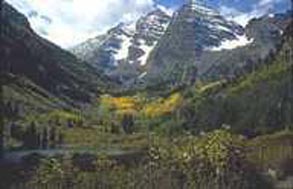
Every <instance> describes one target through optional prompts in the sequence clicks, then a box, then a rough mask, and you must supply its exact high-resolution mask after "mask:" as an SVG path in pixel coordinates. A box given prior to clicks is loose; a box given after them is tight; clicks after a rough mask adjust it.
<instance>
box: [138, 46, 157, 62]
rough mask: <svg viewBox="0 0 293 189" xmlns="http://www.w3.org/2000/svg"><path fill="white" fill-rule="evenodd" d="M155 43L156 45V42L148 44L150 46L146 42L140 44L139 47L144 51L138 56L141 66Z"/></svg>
mask: <svg viewBox="0 0 293 189" xmlns="http://www.w3.org/2000/svg"><path fill="white" fill-rule="evenodd" d="M156 45H157V42H155V43H154V44H153V45H150V46H149V45H146V44H143V45H142V46H140V48H141V49H142V50H143V51H144V55H143V56H141V57H140V58H139V61H140V65H141V66H144V65H146V63H147V59H148V57H149V55H150V53H151V52H152V50H153V49H154V47H155V46H156Z"/></svg>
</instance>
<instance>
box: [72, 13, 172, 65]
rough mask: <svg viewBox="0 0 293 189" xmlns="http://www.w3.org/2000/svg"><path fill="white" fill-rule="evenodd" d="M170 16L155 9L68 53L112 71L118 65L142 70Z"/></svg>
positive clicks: (163, 31) (162, 33)
mask: <svg viewBox="0 0 293 189" xmlns="http://www.w3.org/2000/svg"><path fill="white" fill-rule="evenodd" d="M170 20H171V15H169V14H168V13H167V12H165V11H163V10H162V9H159V8H158V9H156V10H154V11H152V12H150V13H149V14H147V15H145V16H144V17H142V18H140V19H139V20H138V21H137V22H134V23H127V24H126V23H121V24H119V25H117V26H116V27H114V28H112V29H110V30H109V31H108V32H107V33H106V34H105V35H101V36H97V37H96V38H93V39H89V40H88V41H86V42H84V43H82V44H80V45H78V46H76V47H74V48H72V49H70V51H71V52H73V53H74V54H75V55H77V56H78V57H79V58H81V59H83V60H85V61H88V62H90V63H93V64H94V65H96V66H102V67H104V68H105V67H106V68H108V71H113V69H115V68H116V67H118V66H121V64H132V65H135V66H143V65H145V64H146V61H147V57H148V56H149V53H150V52H151V51H152V50H153V48H154V47H155V46H156V44H157V42H158V40H159V39H160V38H161V36H162V35H164V33H165V30H166V28H167V27H168V24H169V22H170Z"/></svg>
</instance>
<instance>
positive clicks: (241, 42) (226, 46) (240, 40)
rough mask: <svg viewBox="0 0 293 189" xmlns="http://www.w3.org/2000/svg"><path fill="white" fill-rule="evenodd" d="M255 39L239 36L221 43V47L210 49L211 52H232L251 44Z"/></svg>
mask: <svg viewBox="0 0 293 189" xmlns="http://www.w3.org/2000/svg"><path fill="white" fill-rule="evenodd" d="M253 41H254V39H248V38H247V37H246V35H242V36H240V35H238V36H236V39H233V40H224V41H222V42H221V44H220V46H217V47H212V48H208V49H207V50H209V51H221V50H231V49H235V48H238V47H243V46H246V45H249V44H251V43H252V42H253Z"/></svg>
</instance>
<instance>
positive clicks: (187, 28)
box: [147, 1, 245, 84]
mask: <svg viewBox="0 0 293 189" xmlns="http://www.w3.org/2000/svg"><path fill="white" fill-rule="evenodd" d="M244 35H245V32H244V28H242V27H241V26H240V25H237V24H236V23H234V22H232V21H228V20H226V19H225V18H224V17H223V16H221V15H220V14H219V13H218V12H217V11H215V10H213V9H211V8H208V7H206V6H203V5H202V4H198V3H194V2H193V1H191V2H190V3H188V4H185V5H183V7H181V9H179V10H178V12H176V13H175V14H174V16H173V19H172V21H171V23H170V26H169V27H168V29H167V31H166V33H165V35H164V36H163V37H162V38H161V40H160V41H159V43H158V45H157V47H156V49H155V50H154V51H153V52H152V53H151V56H150V58H149V61H148V63H147V64H148V65H147V66H148V73H149V74H148V77H149V79H150V80H151V83H152V82H153V81H154V80H158V78H159V80H160V81H161V82H163V83H172V84H174V83H176V82H177V83H178V82H179V83H180V82H185V81H186V78H190V77H193V76H194V75H195V74H196V73H195V72H194V71H195V69H194V67H197V64H198V62H199V61H200V58H201V54H202V52H203V51H205V50H206V49H209V48H212V47H217V46H220V45H221V43H222V42H223V41H229V40H237V39H238V38H239V36H244ZM191 70H194V71H191ZM187 72H191V73H189V74H188V73H187ZM159 73H163V74H159ZM190 74H191V75H190ZM188 75H189V76H188Z"/></svg>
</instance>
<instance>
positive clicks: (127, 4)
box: [7, 0, 155, 47]
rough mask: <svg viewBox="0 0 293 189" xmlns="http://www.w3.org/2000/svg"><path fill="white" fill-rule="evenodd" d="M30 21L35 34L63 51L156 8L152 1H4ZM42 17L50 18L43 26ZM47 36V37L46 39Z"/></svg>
mask: <svg viewBox="0 0 293 189" xmlns="http://www.w3.org/2000/svg"><path fill="white" fill-rule="evenodd" d="M7 2H8V3H10V4H12V5H13V6H14V7H15V8H17V9H18V10H19V11H20V12H22V13H24V14H25V15H26V16H29V14H30V12H31V11H37V12H38V16H34V17H30V18H29V20H30V23H31V25H32V27H33V29H34V30H36V32H37V33H39V34H40V35H42V36H43V37H45V38H47V39H49V40H50V41H53V42H55V43H56V44H58V45H60V46H62V47H70V46H73V45H76V44H78V43H80V42H82V41H84V40H85V39H87V38H89V37H94V36H95V35H97V34H100V33H103V32H105V31H106V30H107V29H109V28H111V27H113V26H114V25H116V24H118V23H119V22H130V21H133V20H135V19H137V18H138V17H139V16H141V15H142V14H144V13H146V12H148V11H150V10H152V9H153V8H154V7H155V3H154V1H153V0H7ZM41 16H46V17H49V18H50V19H51V20H52V22H51V23H48V22H45V21H44V19H42V18H41ZM46 33H47V35H45V34H46Z"/></svg>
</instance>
